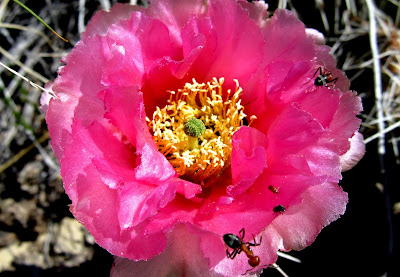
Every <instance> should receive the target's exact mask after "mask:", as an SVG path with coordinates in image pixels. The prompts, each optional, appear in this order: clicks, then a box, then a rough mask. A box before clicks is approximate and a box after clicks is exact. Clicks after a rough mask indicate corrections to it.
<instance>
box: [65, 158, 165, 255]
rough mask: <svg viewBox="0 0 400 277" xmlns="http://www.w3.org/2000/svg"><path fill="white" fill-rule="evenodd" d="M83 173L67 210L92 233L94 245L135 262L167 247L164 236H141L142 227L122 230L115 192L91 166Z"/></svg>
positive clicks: (160, 234) (77, 181)
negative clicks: (133, 229) (74, 199)
mask: <svg viewBox="0 0 400 277" xmlns="http://www.w3.org/2000/svg"><path fill="white" fill-rule="evenodd" d="M83 172H84V174H81V175H79V177H78V178H77V180H76V188H75V192H76V196H77V198H76V199H77V200H76V201H73V203H72V205H71V206H70V209H71V212H72V213H73V214H74V216H75V217H76V219H78V220H79V221H80V222H83V223H84V224H85V226H86V228H87V229H88V230H89V232H91V233H92V234H94V236H95V240H96V242H97V243H98V244H99V245H100V246H102V247H104V248H105V249H107V250H108V251H109V252H110V253H112V254H114V255H118V256H121V257H128V258H130V259H134V260H140V259H150V258H152V257H153V256H154V255H158V254H159V253H161V251H162V250H163V249H164V248H165V245H166V239H165V237H164V235H163V234H162V233H157V234H152V235H149V234H144V233H143V227H141V226H138V227H137V228H136V230H135V231H136V232H132V231H130V230H126V231H123V230H121V228H120V224H119V221H118V220H117V219H118V209H119V207H118V205H116V203H118V192H117V190H114V189H110V188H109V186H108V185H106V184H104V182H103V180H102V176H101V175H100V173H99V172H98V171H97V170H96V168H95V167H94V166H92V165H88V166H86V168H85V169H84V170H83ZM67 186H68V185H66V186H65V187H67ZM137 249H140V251H137Z"/></svg>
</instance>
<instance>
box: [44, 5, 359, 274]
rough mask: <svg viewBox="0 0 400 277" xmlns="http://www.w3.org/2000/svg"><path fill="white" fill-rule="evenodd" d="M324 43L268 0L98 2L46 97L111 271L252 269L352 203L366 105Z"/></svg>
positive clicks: (309, 237)
mask: <svg viewBox="0 0 400 277" xmlns="http://www.w3.org/2000/svg"><path fill="white" fill-rule="evenodd" d="M329 50H330V48H329V47H326V46H324V45H321V39H320V38H318V35H315V32H314V33H313V32H310V31H309V30H306V29H305V27H304V25H303V23H301V22H300V21H299V20H298V19H297V18H296V17H295V16H294V15H293V14H292V13H291V12H289V11H287V10H277V11H276V12H275V13H274V14H273V15H269V14H268V12H267V5H266V4H265V3H264V2H254V3H248V2H246V1H240V0H237V1H235V0H181V1H175V0H157V1H156V0H154V1H151V4H150V6H149V7H148V8H144V7H138V6H130V5H127V4H117V5H115V6H114V7H113V8H112V9H111V10H110V11H109V12H105V11H101V12H98V13H97V14H96V15H95V16H94V18H93V19H92V20H91V22H90V23H89V25H88V26H87V30H86V32H85V33H83V34H82V39H81V41H79V42H78V43H77V44H76V46H75V47H74V49H73V50H72V51H71V53H70V54H69V55H68V56H67V57H65V58H64V59H63V62H64V63H65V65H64V66H63V67H62V68H60V70H59V73H58V74H59V75H58V77H57V79H56V80H55V81H54V83H53V87H52V90H53V92H54V93H55V94H56V95H57V97H53V98H51V99H50V100H49V98H48V100H49V101H48V102H46V101H45V100H46V99H45V97H44V100H43V101H44V102H46V103H43V106H44V110H46V120H47V124H48V128H49V131H50V137H51V144H52V147H53V150H54V152H55V155H56V156H57V158H58V160H59V161H60V164H61V175H62V178H63V182H64V187H65V191H66V193H67V194H68V196H69V198H70V199H71V201H72V204H71V206H70V209H71V212H72V213H73V215H74V216H75V217H76V218H77V219H78V220H79V221H80V222H81V223H82V224H84V225H85V226H86V227H87V229H88V230H89V231H90V232H91V233H92V234H93V236H94V238H95V239H96V242H97V243H98V244H99V245H100V246H102V247H104V248H105V249H107V250H108V251H109V252H110V253H112V254H114V255H115V256H117V258H116V261H115V265H114V268H113V269H112V272H111V274H112V275H113V276H124V275H126V274H129V276H172V275H173V276H181V275H185V276H241V275H242V274H244V273H245V274H246V275H254V274H256V275H257V274H260V272H261V271H262V269H264V268H267V267H268V266H269V265H271V264H273V263H274V262H275V261H276V259H277V251H278V250H282V251H289V250H291V249H295V250H300V249H303V248H304V247H307V246H308V245H310V244H311V243H312V242H313V241H314V239H315V237H316V236H317V235H318V233H319V232H320V231H321V229H322V228H323V227H324V226H326V225H328V224H329V223H331V222H332V221H334V220H336V219H337V218H338V217H339V216H340V215H342V214H343V213H344V212H345V209H346V203H347V200H348V199H347V194H346V193H345V192H343V190H342V188H341V187H340V186H339V184H338V183H339V181H340V179H341V172H342V171H343V170H347V169H350V168H351V167H352V166H354V165H355V164H356V163H357V162H358V161H359V159H360V158H361V157H362V155H363V153H364V146H363V143H362V136H361V135H359V134H358V133H357V130H358V128H359V125H360V120H359V119H358V118H357V117H356V115H357V113H359V112H360V111H361V109H362V106H361V101H360V98H359V97H357V96H356V92H353V91H349V80H348V79H347V78H346V76H345V75H344V74H343V73H342V72H341V71H339V70H338V69H336V63H335V60H334V59H333V57H332V56H331V55H330V54H329ZM227 252H228V254H229V255H228V254H227Z"/></svg>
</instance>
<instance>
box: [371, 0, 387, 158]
mask: <svg viewBox="0 0 400 277" xmlns="http://www.w3.org/2000/svg"><path fill="white" fill-rule="evenodd" d="M366 3H367V7H368V14H369V40H370V45H371V51H372V58H373V65H374V83H375V87H374V88H375V89H374V90H375V106H376V108H377V117H378V132H379V140H378V153H379V154H380V155H385V153H386V148H385V133H384V132H383V130H384V129H385V121H384V120H383V117H384V112H383V105H382V99H383V97H382V79H381V65H380V60H379V49H378V41H377V30H376V18H375V5H374V3H372V0H366Z"/></svg>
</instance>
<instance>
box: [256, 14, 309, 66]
mask: <svg viewBox="0 0 400 277" xmlns="http://www.w3.org/2000/svg"><path fill="white" fill-rule="evenodd" d="M262 31H263V35H264V38H265V43H266V47H267V51H268V52H267V53H266V59H265V60H264V62H265V63H266V64H269V63H271V62H275V61H278V60H280V61H282V60H287V61H291V62H296V61H301V60H303V61H305V60H311V59H312V58H313V57H314V55H315V52H314V51H315V50H314V41H313V39H312V38H309V37H307V36H306V33H305V28H304V24H303V23H302V22H300V21H299V20H298V19H297V17H296V16H295V15H294V14H293V13H291V12H290V11H288V10H276V11H275V13H274V15H273V16H272V17H271V18H270V19H269V20H268V22H267V24H266V25H265V26H264V27H263V28H262ZM278 41H279V43H277V42H278Z"/></svg>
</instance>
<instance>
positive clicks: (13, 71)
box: [0, 62, 60, 99]
mask: <svg viewBox="0 0 400 277" xmlns="http://www.w3.org/2000/svg"><path fill="white" fill-rule="evenodd" d="M0 65H1V66H3V67H4V68H6V69H7V70H9V71H10V72H11V73H13V74H15V75H16V76H18V77H20V78H21V79H22V80H24V81H26V82H28V83H29V84H30V85H31V86H32V87H34V88H37V89H40V90H41V91H44V92H46V93H48V94H50V95H51V96H52V97H54V98H57V99H60V98H58V96H57V95H56V94H55V93H54V92H53V91H50V90H48V89H45V88H43V87H41V86H39V85H38V84H35V83H34V82H32V81H30V80H29V79H28V78H26V77H24V76H22V75H21V74H19V73H18V72H17V71H15V70H13V69H12V68H9V67H8V66H6V65H5V64H3V63H2V62H0Z"/></svg>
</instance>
